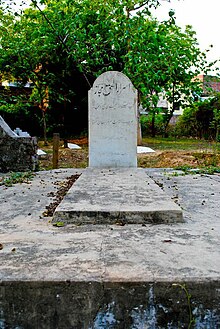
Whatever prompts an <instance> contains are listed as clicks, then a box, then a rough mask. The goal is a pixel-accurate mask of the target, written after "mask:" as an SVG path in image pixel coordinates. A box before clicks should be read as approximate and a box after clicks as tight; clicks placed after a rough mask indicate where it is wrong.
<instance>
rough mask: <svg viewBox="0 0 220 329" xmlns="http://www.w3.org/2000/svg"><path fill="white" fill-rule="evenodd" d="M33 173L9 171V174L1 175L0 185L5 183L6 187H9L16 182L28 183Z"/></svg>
mask: <svg viewBox="0 0 220 329" xmlns="http://www.w3.org/2000/svg"><path fill="white" fill-rule="evenodd" d="M33 177H34V173H33V172H29V171H28V172H11V173H10V174H8V175H6V176H5V177H3V179H2V181H1V182H0V185H5V186H6V187H10V186H12V185H14V184H18V183H20V184H21V183H27V184H28V183H30V181H31V180H32V179H33Z"/></svg>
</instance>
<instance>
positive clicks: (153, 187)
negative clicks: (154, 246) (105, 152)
mask: <svg viewBox="0 0 220 329" xmlns="http://www.w3.org/2000/svg"><path fill="white" fill-rule="evenodd" d="M58 221H62V222H64V223H67V224H70V223H73V224H115V223H119V224H145V223H154V224H159V223H174V222H182V221H183V217H182V210H181V208H180V207H179V206H178V205H177V204H175V203H174V202H173V201H172V200H171V199H170V198H169V197H168V196H167V195H166V194H165V193H164V192H163V191H162V190H161V188H160V187H159V186H158V185H157V184H155V182H154V181H153V180H152V179H151V178H150V177H149V176H148V175H147V174H146V173H145V171H144V170H143V169H141V168H139V169H137V168H112V169H99V168H88V169H86V170H85V171H84V172H83V174H82V175H81V176H80V178H79V179H78V180H77V181H76V182H75V184H74V185H73V186H72V188H71V189H70V190H69V192H68V193H67V195H66V196H65V198H64V200H63V201H62V203H61V204H60V205H59V206H58V207H57V209H56V211H55V214H54V218H53V222H58Z"/></svg>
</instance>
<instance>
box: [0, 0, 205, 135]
mask: <svg viewBox="0 0 220 329" xmlns="http://www.w3.org/2000/svg"><path fill="white" fill-rule="evenodd" d="M31 2H32V7H31V8H28V9H26V10H24V11H23V12H19V11H18V12H16V14H15V13H13V12H12V11H11V12H7V13H4V12H3V11H1V22H2V23H1V26H0V40H1V47H0V71H1V72H2V75H3V76H4V77H6V76H10V77H13V78H14V79H16V80H18V81H19V82H20V83H21V84H24V83H26V82H27V81H29V80H30V81H32V84H33V89H32V91H33V92H32V97H31V98H30V99H29V100H27V101H28V102H31V103H32V104H33V103H34V104H35V105H36V104H38V106H39V108H40V109H41V110H42V118H43V122H44V130H46V121H47V117H48V113H47V109H48V108H49V107H44V105H45V100H49V104H50V108H51V109H52V111H55V109H57V108H59V111H60V115H58V117H57V119H56V120H57V121H58V122H59V121H60V122H59V123H60V124H63V126H65V125H66V122H68V117H67V112H68V110H71V111H72V110H73V108H79V109H80V110H81V111H82V110H84V109H86V110H87V103H86V100H87V91H88V89H90V87H91V85H92V83H93V81H94V79H95V77H96V76H97V75H99V74H100V73H102V72H104V71H107V70H118V71H123V72H124V73H126V74H127V75H128V76H129V77H130V78H131V80H132V82H133V83H134V85H135V87H136V88H137V89H138V91H139V95H140V101H141V102H142V103H143V106H144V107H148V108H149V112H150V115H151V129H152V134H153V135H154V134H155V125H156V124H157V123H156V121H157V120H156V117H157V116H158V109H157V102H158V99H159V94H160V93H161V92H162V91H163V92H164V95H165V97H166V99H168V100H169V101H170V103H171V105H172V107H171V111H169V112H167V113H165V115H164V127H165V129H166V126H167V124H168V122H169V119H170V117H171V116H172V112H173V111H174V109H175V107H176V105H180V104H181V105H184V104H185V103H186V102H189V101H190V99H191V98H192V97H191V92H192V91H193V90H197V87H198V85H197V83H196V82H192V77H193V75H195V74H197V73H198V71H199V70H200V69H201V68H203V69H204V66H205V55H204V54H202V53H201V51H200V50H199V48H198V45H197V40H196V38H195V33H194V32H193V31H192V29H191V28H190V27H187V28H186V30H185V31H182V30H181V28H180V27H178V26H177V25H176V24H175V19H174V13H173V12H170V18H169V20H168V21H166V22H162V23H159V22H157V21H156V20H155V19H153V18H152V17H151V16H150V9H151V7H152V6H155V7H156V6H157V5H159V3H160V1H157V0H146V1H134V0H123V1H116V0H111V1H110V0H106V1H105V2H104V3H103V1H101V0H95V1H90V0H83V1H80V0H63V1H55V0H44V1H34V0H33V1H31ZM39 2H40V3H41V4H44V7H39ZM191 67H194V68H195V69H194V70H192V69H191ZM58 122H57V123H58Z"/></svg>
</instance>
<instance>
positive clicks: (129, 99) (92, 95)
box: [89, 71, 137, 168]
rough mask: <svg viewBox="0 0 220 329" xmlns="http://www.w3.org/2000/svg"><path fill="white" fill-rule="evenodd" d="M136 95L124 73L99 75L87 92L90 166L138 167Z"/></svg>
mask: <svg viewBox="0 0 220 329" xmlns="http://www.w3.org/2000/svg"><path fill="white" fill-rule="evenodd" d="M136 152H137V91H136V90H135V88H134V87H133V85H132V83H131V81H130V80H129V79H128V77H127V76H125V75H124V74H123V73H120V72H117V71H109V72H106V73H103V74H101V75H100V76H99V77H98V78H97V79H96V81H95V82H94V84H93V87H92V88H91V90H90V91H89V166H90V167H99V168H101V167H103V168H109V167H136V166H137V154H136Z"/></svg>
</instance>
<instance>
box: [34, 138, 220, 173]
mask: <svg viewBox="0 0 220 329" xmlns="http://www.w3.org/2000/svg"><path fill="white" fill-rule="evenodd" d="M68 142H69V143H74V144H77V145H79V146H80V147H81V149H75V150H74V149H68V148H64V147H63V146H62V142H61V143H60V149H59V168H85V167H87V166H88V139H87V138H86V137H83V138H78V139H72V140H68ZM145 146H148V145H145ZM40 148H41V149H43V150H44V151H46V152H47V155H46V156H44V157H42V158H41V159H40V170H48V169H51V168H52V157H53V150H52V144H49V146H47V147H44V146H42V145H40ZM154 150H155V153H145V154H143V153H142V154H138V166H139V167H143V168H176V167H187V166H188V167H191V168H203V167H210V166H214V167H217V166H220V154H219V153H215V152H214V151H212V150H204V151H201V150H198V151H196V150H192V151H188V150H187V151H186V150H185V151H184V150H179V151H177V150H176V149H174V150H172V149H169V150H156V149H154Z"/></svg>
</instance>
